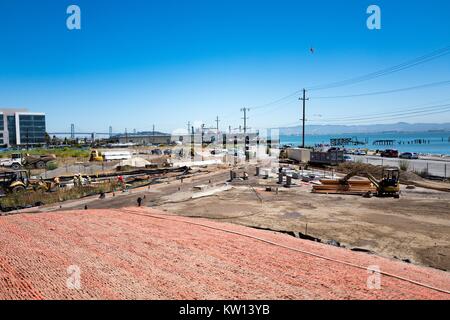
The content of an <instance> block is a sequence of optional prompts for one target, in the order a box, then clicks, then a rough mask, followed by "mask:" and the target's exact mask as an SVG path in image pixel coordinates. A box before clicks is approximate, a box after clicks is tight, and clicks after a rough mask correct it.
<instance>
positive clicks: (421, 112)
mask: <svg viewBox="0 0 450 320" xmlns="http://www.w3.org/2000/svg"><path fill="white" fill-rule="evenodd" d="M448 110H450V104H443V105H436V106H431V107H429V108H427V109H424V110H417V111H410V112H400V113H394V114H386V115H379V116H371V117H361V118H353V119H342V120H341V119H338V120H329V119H328V120H327V119H324V120H319V121H317V122H346V123H349V122H360V121H374V120H390V119H394V118H395V119H396V118H402V117H403V118H407V117H409V116H413V115H414V116H421V115H428V114H431V113H430V112H433V113H432V114H437V113H439V112H442V113H444V112H447V111H448Z"/></svg>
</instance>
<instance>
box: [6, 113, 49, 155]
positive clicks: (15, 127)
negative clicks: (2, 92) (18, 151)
mask: <svg viewBox="0 0 450 320" xmlns="http://www.w3.org/2000/svg"><path fill="white" fill-rule="evenodd" d="M45 132H46V128H45V113H40V112H39V113H38V112H28V110H27V109H0V145H4V146H8V147H11V146H25V145H40V144H44V143H45Z"/></svg>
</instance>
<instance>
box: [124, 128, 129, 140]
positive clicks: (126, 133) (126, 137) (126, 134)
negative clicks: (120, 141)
mask: <svg viewBox="0 0 450 320" xmlns="http://www.w3.org/2000/svg"><path fill="white" fill-rule="evenodd" d="M125 143H128V131H127V128H125Z"/></svg>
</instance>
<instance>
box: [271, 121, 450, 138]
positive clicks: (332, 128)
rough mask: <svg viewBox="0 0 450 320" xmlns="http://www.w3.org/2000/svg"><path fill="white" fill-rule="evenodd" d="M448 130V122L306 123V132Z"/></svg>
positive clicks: (292, 129) (290, 131)
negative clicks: (348, 124)
mask: <svg viewBox="0 0 450 320" xmlns="http://www.w3.org/2000/svg"><path fill="white" fill-rule="evenodd" d="M279 129H280V134H282V135H292V134H299V133H300V132H301V126H296V127H287V128H286V127H285V128H279ZM431 131H432V132H436V131H444V132H445V131H447V132H450V123H406V122H399V123H395V124H371V125H350V126H347V125H307V126H306V133H307V134H346V133H383V132H431Z"/></svg>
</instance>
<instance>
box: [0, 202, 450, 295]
mask: <svg viewBox="0 0 450 320" xmlns="http://www.w3.org/2000/svg"><path fill="white" fill-rule="evenodd" d="M368 266H376V267H377V268H378V269H379V270H380V271H381V272H382V274H378V275H379V277H378V276H376V278H377V279H378V280H376V279H375V278H373V277H374V275H373V274H372V273H371V272H369V271H368V269H367V268H368ZM399 277H400V278H399ZM405 279H409V280H410V281H407V280H405ZM412 281H413V282H416V283H413V282H412ZM417 282H419V283H420V284H417ZM0 288H1V290H0V299H449V294H448V292H449V290H450V281H449V277H448V273H446V272H443V271H439V270H435V269H431V268H426V267H419V266H414V265H408V264H405V263H403V262H400V261H393V260H390V259H386V258H381V257H377V256H373V255H367V254H364V253H359V252H351V251H349V250H345V249H342V248H336V247H333V246H327V245H324V244H320V243H316V242H312V241H307V240H301V239H296V238H294V237H290V236H287V235H283V234H279V233H275V232H270V231H263V230H255V229H254V228H248V227H243V226H239V225H236V224H229V223H218V222H215V221H209V220H205V219H193V218H185V217H179V216H170V215H168V214H166V213H164V212H161V211H157V210H154V209H150V208H121V209H106V210H78V211H59V212H43V213H38V214H30V213H22V214H17V215H10V216H4V217H0ZM438 289H440V290H438ZM444 291H445V292H447V293H445V292H444Z"/></svg>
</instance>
